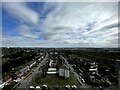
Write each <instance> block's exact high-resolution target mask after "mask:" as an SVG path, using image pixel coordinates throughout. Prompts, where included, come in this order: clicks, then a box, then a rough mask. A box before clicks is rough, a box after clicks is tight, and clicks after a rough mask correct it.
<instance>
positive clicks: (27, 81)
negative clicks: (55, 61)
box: [18, 53, 49, 88]
mask: <svg viewBox="0 0 120 90" xmlns="http://www.w3.org/2000/svg"><path fill="white" fill-rule="evenodd" d="M48 56H49V55H48V53H47V54H46V56H45V58H44V59H43V60H42V61H41V63H39V65H38V67H36V68H35V69H34V72H32V74H30V75H29V76H28V77H27V78H24V79H21V80H20V82H19V83H20V86H19V87H18V88H28V87H29V85H30V82H31V80H32V79H33V77H34V76H35V75H37V74H38V72H39V71H40V70H39V69H40V67H41V66H42V65H43V64H44V63H45V62H46V60H47V59H48Z"/></svg>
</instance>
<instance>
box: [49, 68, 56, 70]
mask: <svg viewBox="0 0 120 90" xmlns="http://www.w3.org/2000/svg"><path fill="white" fill-rule="evenodd" d="M56 70H57V69H56V68H48V71H56Z"/></svg>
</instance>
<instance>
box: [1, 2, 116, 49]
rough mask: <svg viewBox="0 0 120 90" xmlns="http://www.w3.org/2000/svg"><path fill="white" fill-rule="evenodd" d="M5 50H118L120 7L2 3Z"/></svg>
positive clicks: (61, 3) (82, 4) (113, 3)
mask: <svg viewBox="0 0 120 90" xmlns="http://www.w3.org/2000/svg"><path fill="white" fill-rule="evenodd" d="M2 46H7V47H103V48H104V47H118V3H117V2H111V3H110V2H26V3H25V2H3V3H2Z"/></svg>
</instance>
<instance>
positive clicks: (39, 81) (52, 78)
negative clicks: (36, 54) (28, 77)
mask: <svg viewBox="0 0 120 90" xmlns="http://www.w3.org/2000/svg"><path fill="white" fill-rule="evenodd" d="M76 83H77V81H76V80H75V78H74V75H73V74H70V77H69V78H68V79H64V78H61V77H59V76H56V75H47V76H46V77H42V76H41V75H38V76H36V77H35V78H34V79H33V80H32V84H33V85H35V86H36V85H43V84H46V85H74V84H76Z"/></svg>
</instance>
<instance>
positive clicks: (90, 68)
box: [0, 47, 120, 90]
mask: <svg viewBox="0 0 120 90" xmlns="http://www.w3.org/2000/svg"><path fill="white" fill-rule="evenodd" d="M119 65H120V49H118V48H17V47H16V48H10V47H4V48H2V79H1V80H0V88H1V89H2V90H16V89H17V88H27V90H80V89H82V88H87V89H89V90H96V89H103V90H111V89H112V90H113V89H116V90H118V88H119V85H120V81H119V78H120V77H119V75H120V71H119V70H120V69H119V67H120V66H119Z"/></svg>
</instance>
